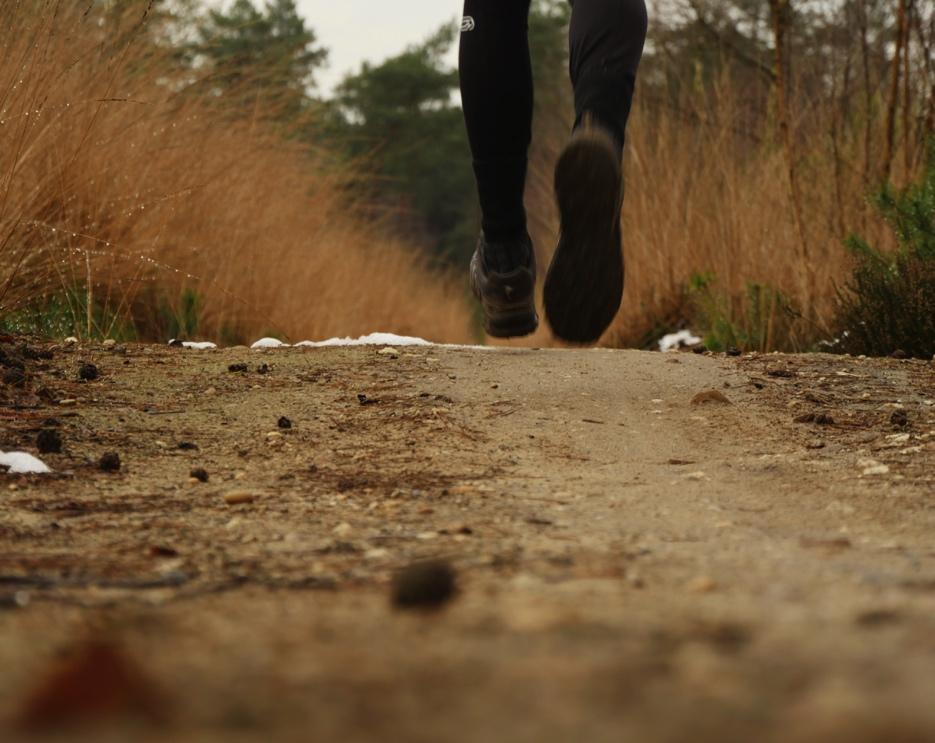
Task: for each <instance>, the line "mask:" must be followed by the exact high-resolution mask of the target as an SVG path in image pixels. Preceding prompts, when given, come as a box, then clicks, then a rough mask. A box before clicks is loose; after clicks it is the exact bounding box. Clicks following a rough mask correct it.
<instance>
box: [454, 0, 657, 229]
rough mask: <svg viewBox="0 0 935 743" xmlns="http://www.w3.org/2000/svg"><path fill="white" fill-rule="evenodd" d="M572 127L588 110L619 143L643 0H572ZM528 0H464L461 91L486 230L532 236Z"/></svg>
mask: <svg viewBox="0 0 935 743" xmlns="http://www.w3.org/2000/svg"><path fill="white" fill-rule="evenodd" d="M571 2H572V14H571V31H570V38H569V48H570V53H571V54H570V72H571V82H572V86H573V87H574V92H575V113H576V121H575V126H578V125H579V124H580V123H581V119H582V117H583V115H584V114H585V113H586V112H587V113H589V114H591V115H592V116H593V118H594V120H595V121H596V122H597V123H599V124H600V125H602V126H603V127H605V128H606V129H607V130H609V132H610V133H611V134H612V135H613V137H614V138H615V139H616V141H617V143H618V145H619V146H620V147H621V148H622V147H623V141H624V136H625V134H626V126H627V118H628V117H629V115H630V104H631V102H632V100H633V89H634V86H635V83H636V72H637V68H638V67H639V62H640V57H641V56H642V53H643V43H644V41H645V39H646V5H645V3H644V0H571ZM529 4H530V0H465V2H464V19H463V22H462V26H461V28H462V33H461V53H460V72H461V97H462V103H463V106H464V118H465V121H466V123H467V130H468V139H469V140H470V143H471V152H472V154H473V158H474V173H475V176H476V178H477V189H478V193H479V196H480V204H481V213H482V216H483V229H484V234H485V236H486V237H487V239H488V240H490V241H494V242H496V241H503V240H514V239H517V238H520V237H522V236H524V235H525V232H526V212H525V209H524V207H523V190H524V186H525V182H526V158H527V152H528V150H529V143H530V138H531V130H532V104H533V93H532V90H533V84H532V68H531V64H530V60H529V40H528V15H529Z"/></svg>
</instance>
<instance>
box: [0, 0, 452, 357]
mask: <svg viewBox="0 0 935 743" xmlns="http://www.w3.org/2000/svg"><path fill="white" fill-rule="evenodd" d="M101 7H102V6H100V5H96V4H91V3H80V4H79V3H74V2H67V1H65V0H25V1H22V0H0V18H3V25H2V27H0V312H3V313H9V312H11V311H13V310H15V309H16V308H18V307H23V306H26V305H29V304H36V303H37V302H39V303H41V301H42V298H43V297H52V296H62V295H64V294H66V293H69V292H71V293H70V294H69V296H71V297H72V299H71V302H72V307H71V310H72V312H73V313H74V314H75V316H76V317H77V318H78V326H79V329H80V330H81V331H83V332H84V333H86V334H88V335H107V334H108V333H110V332H112V331H113V327H111V326H113V325H114V324H115V323H119V321H120V319H121V318H123V319H126V318H129V319H131V320H132V322H133V324H134V326H135V327H136V329H137V331H138V332H139V334H140V335H141V336H143V337H152V336H154V335H156V334H158V333H160V332H162V328H163V327H164V324H160V314H161V312H162V310H161V309H160V307H161V306H162V305H165V304H168V306H169V307H171V306H172V304H173V303H174V302H176V301H177V299H178V297H179V296H180V295H181V293H182V292H183V291H184V290H193V291H194V292H196V293H197V295H198V297H199V300H200V304H201V307H202V310H201V316H200V319H199V324H198V332H199V334H200V335H202V336H205V337H215V338H218V337H223V338H226V339H228V340H249V339H252V338H254V337H256V336H258V335H259V334H261V333H270V332H275V333H278V334H280V335H281V336H282V337H285V338H290V339H293V340H301V339H304V338H323V337H329V336H332V335H356V334H362V333H366V332H371V331H374V330H385V331H392V332H397V333H405V334H415V335H421V336H425V337H428V338H431V339H435V340H442V341H464V340H467V339H469V337H470V330H469V315H468V310H467V304H466V302H465V301H464V300H463V296H464V292H463V290H462V287H461V282H460V281H455V280H453V279H452V278H451V277H450V276H448V275H445V274H441V273H439V272H437V271H434V270H430V268H429V267H428V266H427V265H426V264H425V260H424V259H423V258H421V257H419V254H417V253H415V252H413V251H412V250H407V249H406V248H405V247H404V246H403V245H402V244H401V243H400V242H399V241H398V240H396V239H394V237H393V236H392V235H391V234H390V233H389V231H388V230H387V228H386V226H385V225H381V224H379V223H374V222H373V221H368V220H367V219H364V218H363V217H362V216H361V215H362V213H363V209H364V205H363V204H359V203H355V202H354V200H353V198H352V197H351V196H349V191H348V189H347V188H346V185H347V183H348V180H349V178H350V176H351V175H352V173H351V172H350V170H349V169H348V167H347V166H345V165H339V164H337V163H336V162H335V161H334V160H333V159H331V158H330V157H329V156H328V154H327V153H325V152H321V151H314V150H310V148H309V147H308V146H307V145H301V144H298V143H296V142H286V141H285V140H284V139H283V138H282V137H281V136H279V134H278V133H277V132H274V131H272V130H271V129H270V127H269V126H268V125H267V124H266V123H264V122H265V121H266V119H268V118H269V117H267V116H265V115H264V114H265V113H266V112H263V111H254V112H253V114H254V115H253V116H250V115H244V114H243V113H241V112H240V111H233V110H229V109H230V106H225V103H224V100H223V99H219V98H217V97H213V96H209V95H206V94H204V93H203V92H202V93H201V94H198V95H194V94H193V93H192V90H195V89H197V90H201V91H204V90H205V89H206V87H209V86H204V85H201V86H197V87H195V88H193V87H190V86H189V83H190V82H191V80H189V79H187V78H186V77H185V76H184V74H183V73H181V72H180V71H179V68H178V66H177V65H174V64H173V62H172V59H171V54H170V52H169V51H167V50H166V51H163V50H160V49H159V48H157V47H156V46H155V45H154V43H153V42H152V34H151V28H150V24H151V23H152V17H151V16H150V15H148V13H149V12H151V10H152V8H151V7H150V8H147V5H146V4H145V3H142V4H139V3H116V4H112V5H111V6H109V9H107V10H104V11H102V10H100V8H101ZM121 9H122V10H121ZM189 74H191V73H189ZM75 289H78V290H79V291H77V292H73V290H75Z"/></svg>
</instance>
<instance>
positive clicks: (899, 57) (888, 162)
mask: <svg viewBox="0 0 935 743" xmlns="http://www.w3.org/2000/svg"><path fill="white" fill-rule="evenodd" d="M908 29H909V26H908V24H907V23H906V0H899V6H898V8H897V11H896V52H895V53H894V54H893V64H892V67H893V73H892V76H891V78H890V96H889V100H888V101H887V104H886V141H885V147H886V148H885V149H884V151H883V167H882V172H881V180H883V181H885V180H887V179H888V178H889V177H890V172H891V171H892V169H893V152H894V149H895V144H896V109H897V107H898V105H899V79H900V77H899V76H900V72H901V71H902V63H903V48H904V47H905V45H906V32H907V31H908ZM903 136H904V137H905V132H903Z"/></svg>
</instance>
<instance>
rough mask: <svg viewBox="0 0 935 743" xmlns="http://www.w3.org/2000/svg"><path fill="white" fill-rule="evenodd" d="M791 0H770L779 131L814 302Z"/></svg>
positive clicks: (807, 289) (806, 310)
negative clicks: (792, 79)
mask: <svg viewBox="0 0 935 743" xmlns="http://www.w3.org/2000/svg"><path fill="white" fill-rule="evenodd" d="M790 3H791V0H769V7H770V12H771V14H772V21H773V42H774V45H775V47H776V49H775V61H774V64H775V67H776V76H775V79H776V94H777V99H778V100H777V103H778V116H779V131H780V134H781V135H782V140H783V145H784V148H785V152H786V172H787V175H788V180H789V198H790V200H791V202H792V213H793V217H794V219H795V227H796V231H797V232H798V235H799V258H800V259H801V260H802V262H803V266H804V269H805V271H804V272H805V275H806V277H807V279H806V285H805V287H804V296H803V301H804V302H806V303H808V302H811V299H812V297H813V292H812V287H813V284H814V269H813V266H812V264H811V260H810V257H811V256H810V254H809V247H808V237H807V235H806V231H805V220H804V218H803V216H802V195H801V193H800V191H799V179H798V173H797V166H796V157H795V148H794V146H793V137H792V128H791V124H790V115H789V95H788V80H787V76H786V32H787V30H788V24H789V11H790V9H791V5H790ZM803 310H804V312H803V314H805V315H806V316H808V315H809V314H810V312H809V308H808V307H804V308H803Z"/></svg>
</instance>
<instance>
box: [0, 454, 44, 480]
mask: <svg viewBox="0 0 935 743" xmlns="http://www.w3.org/2000/svg"><path fill="white" fill-rule="evenodd" d="M0 467H9V468H10V469H9V472H10V474H11V475H47V474H48V473H50V472H51V471H52V470H50V469H49V468H48V466H47V465H46V463H45V462H43V461H42V460H41V459H37V458H36V457H34V456H33V455H32V454H27V453H26V452H24V451H8V452H0Z"/></svg>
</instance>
